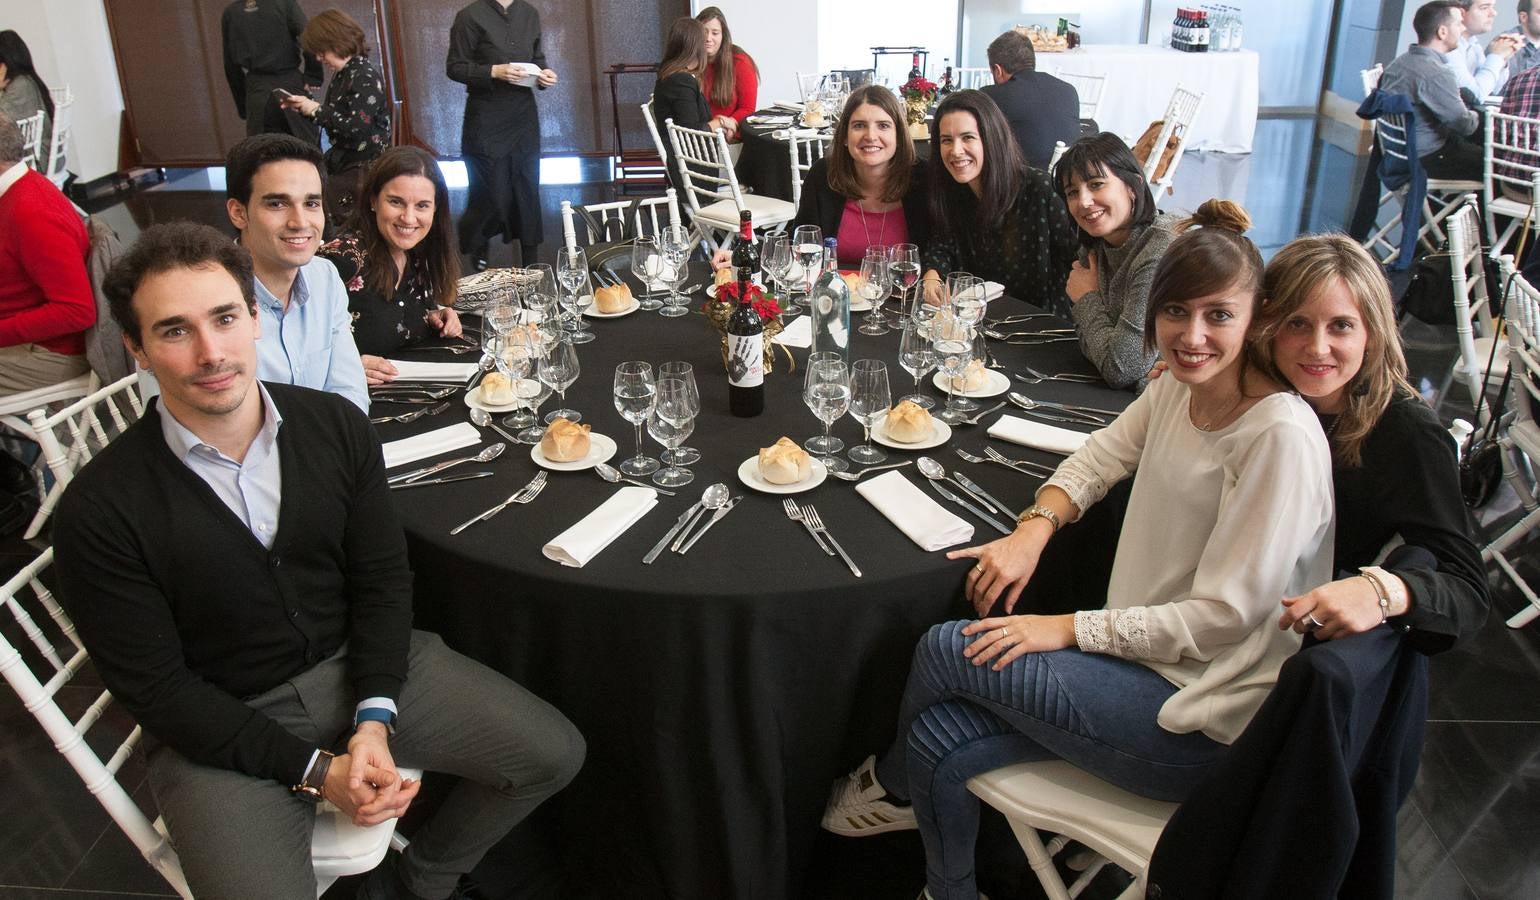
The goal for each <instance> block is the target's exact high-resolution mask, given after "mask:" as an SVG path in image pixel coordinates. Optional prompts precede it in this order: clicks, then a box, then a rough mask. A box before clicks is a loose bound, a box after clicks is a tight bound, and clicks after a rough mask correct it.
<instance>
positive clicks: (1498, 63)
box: [1444, 0, 1519, 101]
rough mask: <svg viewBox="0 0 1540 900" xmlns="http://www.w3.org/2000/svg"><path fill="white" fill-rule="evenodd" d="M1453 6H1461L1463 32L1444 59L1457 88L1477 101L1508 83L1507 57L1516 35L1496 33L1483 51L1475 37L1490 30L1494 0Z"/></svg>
mask: <svg viewBox="0 0 1540 900" xmlns="http://www.w3.org/2000/svg"><path fill="white" fill-rule="evenodd" d="M1455 5H1457V6H1459V7H1460V9H1461V22H1462V23H1463V24H1464V26H1465V35H1464V36H1463V37H1461V38H1460V40H1459V43H1458V44H1457V45H1456V46H1455V48H1454V49H1453V50H1450V51H1448V52H1446V53H1445V54H1444V61H1445V62H1447V63H1448V64H1449V69H1450V71H1452V72H1453V73H1454V77H1455V81H1456V82H1457V83H1458V84H1459V85H1460V87H1462V88H1464V89H1466V90H1468V91H1470V92H1471V93H1472V94H1474V95H1475V97H1476V99H1477V100H1478V101H1480V100H1484V99H1486V98H1487V97H1488V96H1490V95H1492V94H1496V93H1498V92H1499V91H1501V90H1502V89H1503V85H1504V84H1506V83H1507V82H1508V60H1509V59H1510V58H1511V57H1512V56H1513V54H1514V52H1515V51H1516V50H1518V49H1519V38H1518V36H1517V35H1514V34H1511V33H1510V34H1499V35H1498V36H1497V37H1495V38H1493V39H1492V42H1491V43H1490V44H1487V46H1486V49H1485V50H1483V49H1482V47H1481V41H1479V40H1477V37H1479V36H1480V35H1483V34H1486V33H1487V32H1489V31H1491V30H1492V24H1493V23H1494V22H1495V21H1496V20H1497V0H1455Z"/></svg>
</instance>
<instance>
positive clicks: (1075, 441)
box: [989, 416, 1090, 456]
mask: <svg viewBox="0 0 1540 900" xmlns="http://www.w3.org/2000/svg"><path fill="white" fill-rule="evenodd" d="M989 436H990V437H992V438H999V439H1000V440H1002V441H1010V442H1011V443H1013V444H1020V445H1022V446H1023V447H1036V448H1037V449H1039V450H1047V451H1049V452H1050V453H1062V454H1064V455H1065V456H1068V455H1070V454H1071V453H1074V452H1075V451H1076V450H1079V449H1080V445H1081V444H1084V443H1085V442H1086V439H1087V438H1089V437H1090V435H1089V434H1085V433H1083V432H1079V431H1070V430H1069V429H1068V428H1056V427H1054V426H1052V425H1045V424H1043V423H1042V422H1032V421H1029V420H1027V419H1022V418H1018V417H1016V416H1001V417H1000V420H999V421H998V422H996V423H995V424H993V425H991V426H989Z"/></svg>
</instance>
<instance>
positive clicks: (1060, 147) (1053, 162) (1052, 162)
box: [1048, 141, 1069, 174]
mask: <svg viewBox="0 0 1540 900" xmlns="http://www.w3.org/2000/svg"><path fill="white" fill-rule="evenodd" d="M1068 150H1069V148H1068V147H1066V146H1064V142H1063V141H1054V142H1053V156H1052V157H1050V158H1049V160H1048V171H1049V173H1050V174H1051V173H1052V172H1053V167H1054V166H1057V165H1058V164H1059V157H1061V156H1063V155H1064V154H1065V152H1067V151H1068Z"/></svg>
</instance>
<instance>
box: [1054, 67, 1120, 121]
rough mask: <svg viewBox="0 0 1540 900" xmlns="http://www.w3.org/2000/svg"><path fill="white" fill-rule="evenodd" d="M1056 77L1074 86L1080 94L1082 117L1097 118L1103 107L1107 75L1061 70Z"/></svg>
mask: <svg viewBox="0 0 1540 900" xmlns="http://www.w3.org/2000/svg"><path fill="white" fill-rule="evenodd" d="M1054 77H1055V78H1057V79H1059V80H1060V81H1067V82H1069V83H1070V84H1071V85H1073V86H1074V88H1075V93H1076V94H1078V95H1079V96H1080V118H1082V119H1094V118H1096V113H1097V112H1098V111H1099V110H1100V109H1101V108H1102V91H1103V90H1105V89H1106V87H1107V76H1106V75H1091V74H1081V73H1079V72H1063V71H1060V72H1057V73H1055V74H1054Z"/></svg>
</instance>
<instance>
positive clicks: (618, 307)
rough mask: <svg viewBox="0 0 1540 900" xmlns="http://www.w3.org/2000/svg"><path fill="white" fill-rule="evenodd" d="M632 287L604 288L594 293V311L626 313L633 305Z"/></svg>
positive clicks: (626, 285)
mask: <svg viewBox="0 0 1540 900" xmlns="http://www.w3.org/2000/svg"><path fill="white" fill-rule="evenodd" d="M631 302H632V298H631V286H630V285H628V284H622V285H617V286H616V287H602V288H599V289H598V290H597V291H594V309H596V310H598V311H599V312H602V313H618V312H624V311H625V310H626V308H628V307H629V306H630V305H631Z"/></svg>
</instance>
